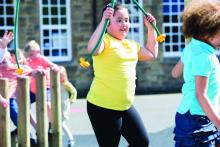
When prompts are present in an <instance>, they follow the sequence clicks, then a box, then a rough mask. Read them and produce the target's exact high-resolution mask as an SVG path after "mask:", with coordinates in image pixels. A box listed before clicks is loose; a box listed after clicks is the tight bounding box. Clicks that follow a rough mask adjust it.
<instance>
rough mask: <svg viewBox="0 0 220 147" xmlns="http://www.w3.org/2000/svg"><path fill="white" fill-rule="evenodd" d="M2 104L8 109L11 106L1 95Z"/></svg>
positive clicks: (0, 101)
mask: <svg viewBox="0 0 220 147" xmlns="http://www.w3.org/2000/svg"><path fill="white" fill-rule="evenodd" d="M0 103H1V105H2V106H3V107H4V108H6V107H8V105H9V104H8V101H7V100H6V99H5V98H4V97H3V96H2V95H1V94H0Z"/></svg>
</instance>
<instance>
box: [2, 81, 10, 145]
mask: <svg viewBox="0 0 220 147" xmlns="http://www.w3.org/2000/svg"><path fill="white" fill-rule="evenodd" d="M0 94H1V95H2V96H3V97H4V98H5V99H6V100H8V101H9V98H8V80H7V79H6V78H0ZM0 146H1V147H11V137H10V113H9V106H8V107H6V108H3V107H2V106H1V105H0Z"/></svg>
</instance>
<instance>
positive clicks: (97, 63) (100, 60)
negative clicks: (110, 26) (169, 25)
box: [87, 34, 140, 110]
mask: <svg viewBox="0 0 220 147" xmlns="http://www.w3.org/2000/svg"><path fill="white" fill-rule="evenodd" d="M103 41H104V44H105V48H104V50H103V52H102V53H101V54H99V55H97V56H93V68H94V74H95V77H94V79H93V82H92V85H91V87H90V91H89V93H88V95H87V99H88V101H89V102H90V103H92V104H95V105H97V106H100V107H103V108H108V109H113V110H127V109H128V108H129V107H130V106H131V105H132V103H133V100H134V96H135V87H136V85H135V80H136V64H137V61H138V52H139V51H140V45H139V44H138V43H136V42H135V41H131V40H127V39H124V40H122V41H121V40H118V39H116V38H114V37H112V36H110V35H109V34H105V35H104V37H103Z"/></svg>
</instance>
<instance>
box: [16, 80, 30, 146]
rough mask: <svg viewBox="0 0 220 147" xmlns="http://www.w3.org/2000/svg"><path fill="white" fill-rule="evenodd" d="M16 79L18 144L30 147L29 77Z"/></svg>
mask: <svg viewBox="0 0 220 147" xmlns="http://www.w3.org/2000/svg"><path fill="white" fill-rule="evenodd" d="M17 80H18V86H17V88H18V97H17V100H18V146H19V147H30V86H29V78H28V77H23V76H20V77H18V78H17Z"/></svg>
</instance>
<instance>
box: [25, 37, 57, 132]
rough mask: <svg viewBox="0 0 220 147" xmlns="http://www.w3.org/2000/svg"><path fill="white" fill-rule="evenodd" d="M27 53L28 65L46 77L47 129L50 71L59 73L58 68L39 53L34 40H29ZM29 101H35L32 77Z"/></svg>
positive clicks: (49, 113) (34, 84) (34, 83)
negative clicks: (43, 72)
mask: <svg viewBox="0 0 220 147" xmlns="http://www.w3.org/2000/svg"><path fill="white" fill-rule="evenodd" d="M25 50H26V51H27V62H28V65H29V66H30V67H31V68H32V69H33V70H34V69H38V70H44V71H45V76H46V88H47V112H48V120H49V129H50V126H51V125H50V122H51V103H50V70H54V71H57V72H58V71H59V67H58V66H57V65H56V64H54V63H53V62H51V61H50V60H49V59H47V58H46V57H45V56H43V55H41V53H40V46H39V44H38V43H37V42H36V41H35V40H31V41H30V42H28V44H27V45H26V47H25ZM30 88H31V93H30V97H31V99H35V97H36V81H35V79H34V78H33V77H32V78H31V86H30Z"/></svg>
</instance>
